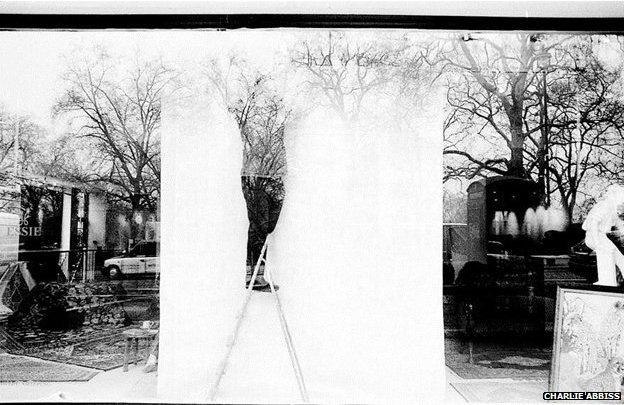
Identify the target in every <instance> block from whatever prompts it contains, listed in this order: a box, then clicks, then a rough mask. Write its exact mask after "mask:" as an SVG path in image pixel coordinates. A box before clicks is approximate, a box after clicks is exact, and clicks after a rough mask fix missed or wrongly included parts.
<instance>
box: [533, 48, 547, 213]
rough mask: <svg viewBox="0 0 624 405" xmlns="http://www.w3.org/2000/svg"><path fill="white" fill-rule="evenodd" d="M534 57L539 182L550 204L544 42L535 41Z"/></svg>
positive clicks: (545, 52) (545, 54)
mask: <svg viewBox="0 0 624 405" xmlns="http://www.w3.org/2000/svg"><path fill="white" fill-rule="evenodd" d="M535 59H536V61H537V66H538V67H539V69H540V70H541V71H542V130H541V135H542V136H541V140H540V151H539V153H538V156H539V159H540V160H539V168H538V170H539V174H538V178H539V183H540V186H541V187H542V190H543V191H544V194H545V202H546V204H547V205H550V178H549V175H548V149H549V148H548V136H549V132H550V131H549V130H550V128H549V121H548V87H547V84H546V73H547V72H546V71H547V69H548V67H549V66H550V54H549V53H548V52H547V51H545V50H544V44H543V43H542V42H541V41H537V42H536V43H535Z"/></svg>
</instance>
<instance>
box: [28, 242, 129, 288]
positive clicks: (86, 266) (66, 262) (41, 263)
mask: <svg viewBox="0 0 624 405" xmlns="http://www.w3.org/2000/svg"><path fill="white" fill-rule="evenodd" d="M118 254H119V252H118V251H116V250H103V249H71V250H59V249H50V250H23V251H20V252H19V261H20V262H24V263H26V267H27V269H28V271H29V272H30V274H31V275H32V277H33V278H34V279H35V280H36V281H38V282H39V281H60V282H69V283H74V282H88V281H96V280H99V279H100V278H101V277H102V274H101V271H100V270H101V269H102V266H103V264H104V260H106V259H108V258H110V257H113V256H115V255H118Z"/></svg>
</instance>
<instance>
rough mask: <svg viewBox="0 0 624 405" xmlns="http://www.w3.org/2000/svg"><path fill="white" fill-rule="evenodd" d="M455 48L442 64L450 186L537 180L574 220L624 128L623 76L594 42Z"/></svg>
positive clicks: (544, 39)
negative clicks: (495, 179)
mask: <svg viewBox="0 0 624 405" xmlns="http://www.w3.org/2000/svg"><path fill="white" fill-rule="evenodd" d="M453 44H454V45H453V47H452V48H451V49H446V50H445V52H442V53H441V55H442V56H441V57H440V58H439V60H438V63H441V64H442V65H441V66H443V67H444V68H445V69H448V70H449V71H450V72H451V74H450V75H449V76H447V77H449V80H448V92H447V98H448V101H449V106H450V109H449V115H448V118H447V121H446V123H445V149H444V154H445V180H448V179H451V178H455V177H463V178H468V179H472V178H474V177H475V176H486V175H488V174H498V175H515V176H520V177H526V178H534V179H537V180H538V181H539V183H540V184H541V186H542V187H543V189H544V194H545V198H546V202H547V203H549V202H550V195H551V194H553V193H556V197H557V199H558V200H559V201H560V202H561V204H562V205H563V207H564V208H565V209H566V210H567V212H568V214H569V215H570V217H572V215H573V212H574V208H575V206H576V204H577V199H578V195H579V193H580V194H583V193H584V191H583V187H584V182H585V181H587V179H588V177H591V175H592V174H595V173H597V172H598V171H599V170H601V168H603V170H604V165H605V163H604V162H605V159H604V158H605V156H606V155H608V154H609V153H610V151H612V150H613V147H614V146H615V145H616V144H617V141H616V140H615V139H614V136H615V135H617V134H619V133H620V132H621V129H622V119H621V115H622V105H621V104H622V103H621V102H619V99H618V97H617V94H618V91H619V90H618V83H617V75H616V74H615V73H614V72H609V71H607V70H606V69H605V68H604V67H603V66H601V64H600V63H599V61H598V60H597V57H596V55H595V54H594V50H593V44H592V38H591V37H590V36H544V35H538V36H535V35H528V34H516V35H513V36H512V35H505V36H502V37H498V38H497V37H496V36H483V37H478V38H470V37H462V38H456V39H455V42H453ZM537 44H541V45H542V46H541V47H540V46H536V45H537ZM549 180H550V181H549ZM550 183H552V184H554V187H553V189H550V188H549V187H548V184H550Z"/></svg>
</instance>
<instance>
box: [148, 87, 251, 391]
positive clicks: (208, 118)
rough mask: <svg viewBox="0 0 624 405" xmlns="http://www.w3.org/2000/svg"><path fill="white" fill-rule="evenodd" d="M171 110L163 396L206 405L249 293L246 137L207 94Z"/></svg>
mask: <svg viewBox="0 0 624 405" xmlns="http://www.w3.org/2000/svg"><path fill="white" fill-rule="evenodd" d="M165 107H166V108H163V113H165V114H166V115H165V116H164V117H163V130H162V142H163V153H164V156H163V172H165V173H167V176H166V179H170V180H166V181H163V184H162V190H163V193H162V195H163V199H162V202H163V205H162V223H163V224H166V226H164V227H163V228H162V235H161V238H162V239H161V240H162V243H161V245H162V247H161V255H162V268H163V269H164V270H163V272H162V278H161V297H160V300H161V315H160V317H161V327H160V330H161V336H160V356H159V370H158V397H159V399H161V400H167V401H174V402H178V403H179V402H205V401H206V400H207V397H208V391H209V389H210V386H211V384H212V383H213V381H214V377H215V372H216V370H217V367H218V363H219V361H220V360H221V358H222V356H223V353H224V352H225V349H226V342H227V341H228V335H229V334H231V332H232V330H233V325H234V318H235V314H236V312H237V311H238V310H239V309H240V305H241V303H242V296H243V293H244V280H245V257H246V245H247V243H246V241H247V228H248V222H247V210H246V206H245V201H244V198H243V194H242V189H241V181H240V169H241V162H242V152H241V143H240V134H239V132H238V127H237V126H236V124H235V122H234V121H233V119H232V118H231V117H230V116H229V115H228V113H227V111H226V110H225V108H223V106H220V105H218V104H217V103H215V102H212V101H211V100H208V99H207V98H206V97H204V96H202V94H201V88H200V87H198V90H197V92H196V93H193V94H191V95H190V96H188V97H187V98H186V102H184V103H181V105H165Z"/></svg>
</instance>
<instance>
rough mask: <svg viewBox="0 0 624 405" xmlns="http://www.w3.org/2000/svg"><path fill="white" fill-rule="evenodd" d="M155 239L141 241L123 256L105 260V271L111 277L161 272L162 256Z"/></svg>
mask: <svg viewBox="0 0 624 405" xmlns="http://www.w3.org/2000/svg"><path fill="white" fill-rule="evenodd" d="M157 243H158V242H155V241H140V242H138V243H137V244H136V245H134V246H133V247H132V248H131V249H130V250H128V251H127V252H125V253H123V254H122V255H121V256H116V257H112V258H110V259H107V260H105V261H104V267H103V271H104V274H105V275H106V276H108V277H109V278H112V279H114V278H121V277H123V276H128V275H140V274H156V273H160V258H159V257H158V255H157V248H158V246H157Z"/></svg>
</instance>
